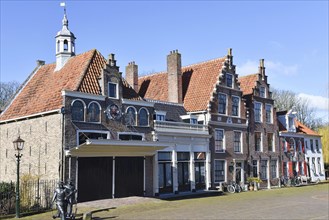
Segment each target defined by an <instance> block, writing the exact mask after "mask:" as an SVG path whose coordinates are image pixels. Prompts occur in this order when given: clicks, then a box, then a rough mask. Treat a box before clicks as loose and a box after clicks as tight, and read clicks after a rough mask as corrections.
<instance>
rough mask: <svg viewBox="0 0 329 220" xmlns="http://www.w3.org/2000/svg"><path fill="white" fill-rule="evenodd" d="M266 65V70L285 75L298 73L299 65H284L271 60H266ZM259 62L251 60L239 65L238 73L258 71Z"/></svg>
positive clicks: (246, 73) (242, 74)
mask: <svg viewBox="0 0 329 220" xmlns="http://www.w3.org/2000/svg"><path fill="white" fill-rule="evenodd" d="M264 65H265V68H266V72H267V73H270V74H271V75H281V76H282V75H284V76H294V75H297V73H298V65H297V64H294V65H284V64H282V63H281V62H275V61H271V60H265V61H264ZM258 66H259V62H256V61H250V60H248V61H247V62H245V63H243V64H241V65H237V67H236V69H237V73H238V74H239V75H240V76H244V75H248V74H253V73H257V71H258Z"/></svg>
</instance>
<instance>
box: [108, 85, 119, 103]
mask: <svg viewBox="0 0 329 220" xmlns="http://www.w3.org/2000/svg"><path fill="white" fill-rule="evenodd" d="M109 97H110V98H115V99H117V98H118V84H117V83H112V82H109Z"/></svg>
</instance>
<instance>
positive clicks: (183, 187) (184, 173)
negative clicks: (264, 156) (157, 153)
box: [177, 162, 191, 192]
mask: <svg viewBox="0 0 329 220" xmlns="http://www.w3.org/2000/svg"><path fill="white" fill-rule="evenodd" d="M177 169H178V191H180V192H183V191H189V190H191V186H190V181H189V173H190V172H189V163H188V162H179V163H178V164H177Z"/></svg>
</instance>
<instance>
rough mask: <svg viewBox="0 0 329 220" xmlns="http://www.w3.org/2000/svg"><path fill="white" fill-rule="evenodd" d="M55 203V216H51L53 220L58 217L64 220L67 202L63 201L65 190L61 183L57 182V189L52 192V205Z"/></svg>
mask: <svg viewBox="0 0 329 220" xmlns="http://www.w3.org/2000/svg"><path fill="white" fill-rule="evenodd" d="M55 201H56V207H57V214H56V215H54V216H53V218H54V219H55V218H57V217H60V218H61V220H65V219H66V212H67V201H66V199H65V189H64V184H63V182H62V181H59V182H58V187H57V188H56V190H55V192H54V197H53V200H52V203H53V202H55Z"/></svg>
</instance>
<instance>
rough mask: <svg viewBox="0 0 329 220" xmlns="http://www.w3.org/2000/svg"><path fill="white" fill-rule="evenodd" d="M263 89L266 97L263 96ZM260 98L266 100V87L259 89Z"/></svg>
mask: <svg viewBox="0 0 329 220" xmlns="http://www.w3.org/2000/svg"><path fill="white" fill-rule="evenodd" d="M262 89H264V96H262ZM259 97H262V98H266V87H265V86H260V87H259Z"/></svg>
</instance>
